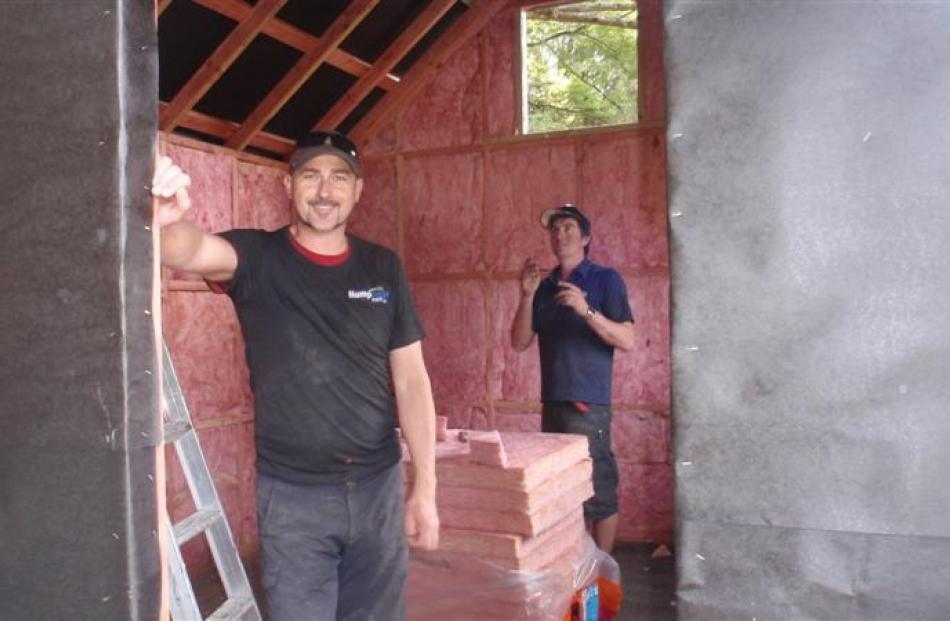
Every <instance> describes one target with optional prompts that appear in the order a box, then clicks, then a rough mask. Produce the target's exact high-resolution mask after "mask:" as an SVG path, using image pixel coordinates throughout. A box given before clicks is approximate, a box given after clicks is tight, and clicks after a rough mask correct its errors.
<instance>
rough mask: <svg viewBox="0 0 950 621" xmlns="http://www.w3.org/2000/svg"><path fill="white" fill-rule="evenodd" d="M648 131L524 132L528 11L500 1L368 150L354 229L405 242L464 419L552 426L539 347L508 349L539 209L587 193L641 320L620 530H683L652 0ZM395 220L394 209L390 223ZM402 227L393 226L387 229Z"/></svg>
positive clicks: (644, 20) (622, 390)
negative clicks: (677, 521)
mask: <svg viewBox="0 0 950 621" xmlns="http://www.w3.org/2000/svg"><path fill="white" fill-rule="evenodd" d="M639 4H640V14H639V25H640V28H639V36H640V60H639V63H640V67H639V68H640V74H641V75H640V86H639V93H640V111H641V119H640V123H639V124H638V125H637V126H629V127H625V128H615V129H612V130H607V131H605V130H593V131H589V132H570V133H566V134H563V135H557V134H554V135H547V136H537V137H532V136H519V135H518V134H519V132H518V131H517V119H518V108H519V106H520V104H519V95H518V92H519V85H518V72H519V68H518V64H519V59H518V54H519V52H518V45H519V42H518V32H519V10H518V9H517V8H512V9H508V10H505V11H503V12H502V13H501V14H499V15H498V16H497V17H496V18H495V19H494V20H493V21H492V22H490V23H489V25H488V27H487V28H486V29H485V30H484V31H483V32H482V33H481V35H480V36H479V37H478V38H476V39H474V40H473V41H472V42H471V43H469V44H468V45H466V46H464V47H463V48H462V49H460V50H459V52H458V53H457V54H456V55H455V56H454V57H453V58H451V59H449V61H448V62H447V63H446V64H445V65H444V66H443V67H442V68H441V69H440V72H439V76H438V77H437V78H436V80H435V81H434V82H433V83H431V84H430V85H429V86H428V87H427V88H426V89H424V90H423V91H422V92H421V93H420V94H419V96H418V97H417V98H416V99H415V100H414V101H413V102H412V103H411V104H410V105H409V106H408V107H407V108H406V110H405V111H404V112H403V114H402V115H401V116H400V117H399V118H397V119H394V122H393V124H392V126H391V127H389V128H388V129H386V130H384V131H383V132H381V133H380V135H379V136H377V138H376V139H375V140H374V141H373V142H372V144H370V145H369V147H368V148H367V149H365V150H364V153H365V154H366V157H367V158H368V159H369V161H371V162H372V163H373V168H372V172H373V174H374V175H376V176H375V177H374V176H367V179H366V184H367V188H366V192H364V198H363V201H362V203H361V205H360V206H359V208H358V210H357V212H356V213H355V214H354V216H353V230H354V231H358V232H365V234H366V235H368V236H371V237H372V238H374V239H379V240H382V241H384V242H387V241H389V240H395V241H396V248H397V249H398V250H399V252H400V253H401V254H402V256H403V257H404V259H405V261H406V266H407V269H408V271H409V276H410V280H411V281H412V283H413V292H414V294H415V298H416V304H417V306H418V308H419V311H420V313H421V315H422V318H423V322H424V325H425V327H426V330H427V333H428V338H427V339H426V341H425V342H424V349H425V354H426V360H427V363H428V367H429V372H430V374H431V375H432V384H433V390H434V392H435V399H436V405H437V408H438V411H439V414H442V415H445V416H448V417H449V425H450V426H451V427H470V428H476V429H492V428H497V429H501V430H519V431H536V430H538V429H539V428H540V409H541V407H540V402H539V393H540V371H539V363H538V353H537V347H536V346H532V347H531V348H530V349H529V350H528V351H526V352H524V353H517V352H515V351H514V350H512V349H511V347H510V345H509V342H508V330H509V325H510V321H511V318H512V317H513V315H514V311H515V308H516V306H517V302H518V283H517V277H518V270H519V269H520V266H521V264H522V263H523V262H524V259H525V258H526V257H528V256H531V257H533V258H535V260H537V261H538V262H539V263H540V264H541V265H542V266H544V267H553V265H554V260H553V257H552V254H551V251H550V249H549V246H548V241H547V236H546V234H545V233H544V231H543V230H542V229H541V227H540V225H539V223H538V219H539V216H540V213H541V212H542V211H543V210H544V209H547V208H549V207H553V206H557V205H559V204H562V203H565V202H575V203H577V204H579V205H580V206H581V207H582V209H584V210H585V212H586V213H587V214H588V215H589V216H590V217H591V220H592V222H593V242H592V246H591V258H592V259H593V260H594V261H597V262H600V263H604V264H607V265H610V266H611V267H614V268H616V269H617V270H619V271H620V272H621V274H622V275H623V276H624V279H625V280H626V283H627V287H628V290H629V293H630V302H631V306H632V308H633V310H634V314H635V315H636V319H637V342H636V346H635V348H634V350H633V351H631V352H629V353H620V352H618V353H617V355H616V357H615V363H614V395H613V396H614V424H613V429H612V431H613V443H614V444H613V445H614V452H615V454H616V455H617V459H618V462H619V466H620V479H621V480H620V487H621V489H620V505H621V512H620V528H619V533H618V535H619V539H620V540H627V541H643V540H655V541H664V542H668V541H669V540H670V538H671V535H672V529H673V470H672V461H671V447H670V434H671V415H670V334H669V318H670V307H669V285H670V270H669V260H668V255H669V248H668V234H667V205H666V145H665V123H664V115H665V95H664V91H663V64H662V28H663V24H662V15H661V8H660V2H659V0H645V1H641V2H640V3H639ZM394 215H395V218H394V217H393V216H394ZM383 223H385V224H386V225H387V226H388V225H389V224H390V223H391V225H392V227H393V228H391V229H390V228H387V229H385V230H381V229H380V226H381V224H383Z"/></svg>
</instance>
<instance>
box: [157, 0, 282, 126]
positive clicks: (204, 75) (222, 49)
mask: <svg viewBox="0 0 950 621" xmlns="http://www.w3.org/2000/svg"><path fill="white" fill-rule="evenodd" d="M286 2H287V0H261V1H260V2H258V3H257V5H256V6H255V7H254V10H253V11H251V12H250V13H249V14H248V15H247V16H245V18H244V19H243V20H242V21H241V22H240V23H239V24H238V25H237V26H236V27H235V28H234V30H232V31H231V33H230V34H229V35H228V36H227V37H226V38H225V39H224V41H222V42H221V45H219V46H218V48H217V49H216V50H215V51H214V53H213V54H212V55H211V56H210V57H209V58H208V59H207V60H206V61H205V62H204V63H203V64H202V65H201V67H200V68H199V69H198V71H196V72H195V73H194V75H192V76H191V78H189V79H188V82H187V83H186V84H185V86H183V87H182V88H181V90H180V91H178V93H177V94H176V95H175V97H174V99H172V100H171V102H170V103H169V104H168V107H167V108H165V109H164V111H163V112H162V114H161V116H160V117H159V119H160V120H159V127H160V128H161V129H162V130H163V131H171V130H172V129H174V128H175V126H176V125H178V123H179V122H180V121H181V119H182V117H184V116H185V114H187V113H188V111H189V110H191V109H192V108H193V107H194V106H195V104H196V103H198V101H199V100H200V99H201V98H202V97H203V96H204V94H205V93H207V92H208V91H209V90H210V89H211V87H212V86H214V83H215V82H217V81H218V78H220V77H221V76H222V75H223V74H224V72H225V71H227V69H228V67H230V66H231V64H232V63H233V62H234V61H235V60H237V57H238V56H240V54H241V52H243V51H244V49H245V48H246V47H247V46H248V45H250V43H251V41H253V40H254V37H256V36H257V34H258V33H259V32H260V31H261V28H262V27H263V26H264V23H265V22H266V21H267V20H268V19H270V18H271V17H273V16H274V15H275V14H276V13H277V11H279V10H280V8H281V7H282V6H284V4H286Z"/></svg>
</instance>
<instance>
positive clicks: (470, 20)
mask: <svg viewBox="0 0 950 621" xmlns="http://www.w3.org/2000/svg"><path fill="white" fill-rule="evenodd" d="M507 4H508V0H481V1H480V2H476V1H475V0H472V6H471V8H469V9H468V11H467V12H466V13H465V14H464V15H462V17H460V18H459V19H458V20H456V21H455V23H453V24H452V26H450V27H449V29H448V30H447V31H446V32H445V33H443V34H442V36H441V38H440V40H439V41H440V45H436V46H433V47H431V48H429V49H428V50H427V51H426V53H425V54H424V55H423V56H422V58H420V59H419V60H418V61H417V62H416V63H415V64H414V65H413V66H412V68H411V69H410V70H409V71H408V72H406V75H405V76H404V77H403V79H402V82H401V83H400V84H399V87H398V88H395V89H393V90H391V91H390V92H389V93H387V94H386V96H385V97H383V99H382V100H381V101H380V102H379V103H377V104H376V106H374V107H373V109H372V110H370V111H369V113H368V114H367V115H366V116H364V117H363V118H362V119H361V120H360V122H359V123H358V124H357V126H356V127H355V128H353V131H351V132H350V138H352V139H353V140H354V142H357V143H359V144H366V143H367V142H369V141H370V140H372V139H373V137H375V136H376V134H377V133H378V132H379V131H380V130H381V129H382V128H383V127H384V126H385V125H386V123H387V122H388V121H389V120H390V119H392V118H393V117H394V116H395V115H396V114H397V113H398V112H399V111H400V110H401V109H402V108H403V107H404V106H405V105H406V104H407V103H409V101H410V100H411V99H412V98H413V97H414V96H415V95H416V93H418V92H419V91H420V90H422V89H423V88H424V87H425V86H426V85H427V84H429V82H431V81H432V79H433V78H434V77H435V76H436V74H437V72H438V68H439V66H440V65H441V64H442V63H444V62H445V61H446V60H447V59H448V58H450V57H451V56H452V55H453V54H455V52H456V51H458V49H459V48H461V47H462V46H463V45H464V44H466V43H468V41H469V40H470V39H471V38H472V37H474V36H475V35H476V34H478V33H479V32H480V31H481V29H482V28H483V27H484V26H485V24H486V23H488V20H490V19H491V18H492V17H494V15H495V14H496V13H497V12H498V11H500V10H501V9H502V8H504V7H505V6H506V5H507Z"/></svg>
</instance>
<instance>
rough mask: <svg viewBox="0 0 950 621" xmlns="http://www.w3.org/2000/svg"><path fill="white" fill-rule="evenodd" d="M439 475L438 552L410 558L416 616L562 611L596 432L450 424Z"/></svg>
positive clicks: (439, 448) (533, 615)
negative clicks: (510, 429) (453, 427)
mask: <svg viewBox="0 0 950 621" xmlns="http://www.w3.org/2000/svg"><path fill="white" fill-rule="evenodd" d="M403 455H404V460H405V461H404V463H405V465H406V466H407V468H406V477H407V479H408V478H409V477H411V476H412V470H411V468H409V467H408V466H409V463H410V462H409V459H410V458H409V455H408V452H407V451H405V450H404V451H403ZM436 476H437V477H438V493H437V504H438V508H439V519H440V521H441V531H440V537H439V550H438V551H436V552H434V553H427V554H425V555H424V556H422V557H417V558H416V559H414V562H413V563H412V564H411V565H410V571H409V588H408V611H409V617H410V619H420V620H421V619H431V618H451V619H463V618H468V617H465V616H464V615H465V614H468V613H471V614H472V616H471V618H473V619H474V618H478V619H547V618H558V619H559V618H560V617H561V615H562V614H563V611H564V609H565V607H566V602H567V601H568V600H569V599H570V596H571V594H572V584H573V579H572V578H573V575H572V574H573V571H574V569H575V568H576V567H577V566H578V565H579V564H580V563H581V561H582V560H583V559H582V555H583V554H584V550H585V548H584V546H583V545H582V543H583V538H584V537H586V533H585V528H584V516H583V509H582V503H583V502H584V501H585V500H586V499H588V498H590V497H591V496H592V495H593V493H594V490H593V485H592V483H591V461H590V456H589V451H588V446H587V438H585V437H583V436H577V435H568V434H547V433H521V432H501V433H499V432H497V431H490V432H484V431H468V430H462V431H460V430H445V429H444V427H443V428H442V430H440V432H439V441H438V443H437V445H436ZM407 482H408V481H407ZM557 602H564V607H559V606H560V604H557ZM552 605H553V606H554V611H553V612H552V610H551V607H552ZM436 614H440V615H450V616H444V617H437V616H436Z"/></svg>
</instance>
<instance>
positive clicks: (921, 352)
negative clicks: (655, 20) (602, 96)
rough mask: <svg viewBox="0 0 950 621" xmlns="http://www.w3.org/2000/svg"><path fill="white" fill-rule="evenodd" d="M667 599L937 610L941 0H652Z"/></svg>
mask: <svg viewBox="0 0 950 621" xmlns="http://www.w3.org/2000/svg"><path fill="white" fill-rule="evenodd" d="M666 28H667V36H668V39H667V40H668V49H667V58H666V61H667V70H668V74H667V75H668V84H669V101H670V120H669V139H670V143H669V144H670V169H671V188H670V198H671V204H670V216H671V224H672V232H673V267H674V274H673V283H674V295H673V300H674V304H675V313H674V326H673V333H674V335H675V342H674V347H673V351H674V384H673V385H674V411H675V412H676V416H677V427H676V447H675V452H676V460H677V507H678V514H677V515H678V528H679V534H678V538H679V546H678V549H677V552H678V563H679V571H680V576H679V580H680V582H679V600H680V606H679V614H680V617H681V618H682V619H702V620H703V621H715V620H717V619H737V618H760V619H761V618H768V619H795V620H804V619H835V620H846V619H855V620H857V619H860V620H870V619H880V620H885V619H887V620H893V619H915V620H921V619H945V618H947V611H948V610H950V593H948V591H947V589H946V584H947V583H948V579H950V570H948V567H950V564H948V563H947V562H946V558H947V552H950V520H948V519H947V515H948V514H950V497H948V495H947V494H946V492H945V485H943V483H942V482H943V480H944V479H945V478H946V473H947V472H948V470H950V452H948V451H947V450H946V446H945V444H946V438H948V437H950V419H948V418H947V416H946V404H947V403H948V401H950V384H948V383H947V381H946V378H947V377H948V376H950V323H948V322H947V316H948V313H950V284H948V281H947V276H946V275H947V274H948V273H950V255H948V253H947V252H946V240H947V239H948V238H950V212H948V211H947V208H946V202H947V196H950V174H948V170H950V150H948V148H947V145H948V144H950V118H948V117H950V112H948V111H950V74H948V73H947V72H946V70H945V67H946V66H947V65H948V63H950V38H948V37H947V36H946V33H947V32H948V29H950V5H947V4H945V3H932V2H921V3H891V2H877V3H875V2H858V1H853V2H852V1H840V2H802V3H781V2H751V1H748V2H745V1H744V2H739V1H733V2H725V1H715V0H703V1H695V0H673V1H671V2H670V3H669V4H668V5H667V10H666Z"/></svg>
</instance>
